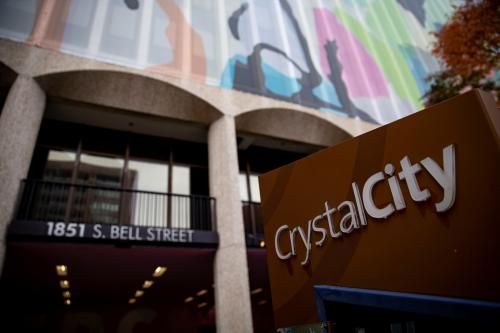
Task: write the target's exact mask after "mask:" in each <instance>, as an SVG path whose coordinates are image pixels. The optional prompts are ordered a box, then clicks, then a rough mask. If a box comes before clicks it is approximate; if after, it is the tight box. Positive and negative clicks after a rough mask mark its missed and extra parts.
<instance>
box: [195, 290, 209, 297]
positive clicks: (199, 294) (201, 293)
mask: <svg viewBox="0 0 500 333" xmlns="http://www.w3.org/2000/svg"><path fill="white" fill-rule="evenodd" d="M207 292H208V291H207V290H206V289H202V290H200V291H198V292H197V293H196V296H202V295H205V294H206V293H207Z"/></svg>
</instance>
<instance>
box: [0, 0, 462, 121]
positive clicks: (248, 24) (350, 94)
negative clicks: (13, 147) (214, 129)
mask: <svg viewBox="0 0 500 333" xmlns="http://www.w3.org/2000/svg"><path fill="white" fill-rule="evenodd" d="M460 3H462V1H461V0H447V1H436V0H356V1H354V0H342V1H339V0H314V1H313V0H220V1H207V0H23V1H12V0H0V37H4V38H9V39H14V40H17V41H22V42H26V43H29V44H32V45H37V46H40V47H44V48H48V49H53V50H59V51H62V52H66V53H70V54H75V55H78V56H81V57H86V58H90V59H98V60H101V61H105V62H111V63H115V64H119V65H125V66H129V67H134V68H140V69H144V70H147V71H153V72H157V73H161V74H165V75H169V76H175V77H180V78H190V79H192V80H197V81H200V82H203V83H206V84H210V85H215V86H219V87H223V88H227V89H235V90H239V91H244V92H249V93H253V94H257V95H261V96H267V97H270V98H275V99H279V100H284V101H288V102H292V103H298V104H301V105H305V106H308V107H312V108H316V109H318V110H320V111H322V112H330V113H334V114H337V115H341V116H345V117H359V118H361V119H363V120H365V121H368V122H372V123H380V124H385V123H388V122H391V121H393V120H396V119H399V118H401V117H402V116H405V115H408V114H410V113H413V112H416V111H417V110H419V109H421V108H422V106H423V105H422V101H421V96H422V95H423V94H424V93H425V92H426V90H427V89H428V83H427V82H426V80H425V78H426V77H427V76H428V75H429V74H431V73H433V72H436V71H437V70H439V69H440V66H439V64H438V62H437V61H436V59H435V58H434V57H433V56H432V54H431V53H430V44H431V42H432V41H433V40H434V37H433V35H432V33H433V32H435V31H439V29H440V27H441V26H442V25H443V24H444V23H445V22H446V20H447V17H448V16H449V15H450V14H451V13H452V12H453V6H454V5H456V4H460Z"/></svg>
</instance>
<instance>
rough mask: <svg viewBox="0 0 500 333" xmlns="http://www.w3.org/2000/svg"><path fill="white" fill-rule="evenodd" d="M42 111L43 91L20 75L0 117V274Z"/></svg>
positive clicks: (43, 106)
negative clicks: (7, 238)
mask: <svg viewBox="0 0 500 333" xmlns="http://www.w3.org/2000/svg"><path fill="white" fill-rule="evenodd" d="M44 109H45V93H44V92H43V90H42V89H41V88H40V87H39V86H38V84H37V83H36V82H35V80H33V79H32V78H30V77H26V76H23V75H19V76H18V77H17V79H16V81H15V82H14V84H13V85H12V87H11V88H10V91H9V95H8V96H7V100H6V101H5V105H4V107H3V110H2V114H1V115H0V198H1V199H0V270H1V268H2V267H3V261H4V256H5V233H6V230H7V226H8V225H9V223H10V222H11V221H12V219H13V218H14V214H15V208H16V202H17V198H18V193H19V189H20V185H21V179H23V178H26V176H27V175H28V170H29V167H30V163H31V157H32V155H33V150H34V149H35V144H36V139H37V136H38V130H39V129H40V123H41V121H42V117H43V111H44ZM0 272H1V271H0Z"/></svg>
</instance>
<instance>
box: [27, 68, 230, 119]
mask: <svg viewBox="0 0 500 333" xmlns="http://www.w3.org/2000/svg"><path fill="white" fill-rule="evenodd" d="M35 80H36V81H37V82H38V83H39V84H40V86H41V87H42V89H43V90H44V91H45V92H46V94H47V96H48V97H49V98H50V97H57V98H63V99H67V100H71V101H77V102H83V103H89V104H94V105H100V106H105V107H110V108H116V109H122V110H127V111H132V112H138V113H142V114H148V115H154V116H160V117H164V118H171V119H176V120H182V121H189V122H195V123H201V124H205V125H208V124H210V123H211V122H213V121H214V120H215V119H217V118H219V117H220V116H221V115H222V112H220V111H219V110H218V109H217V108H215V107H214V106H212V105H211V104H209V103H208V102H207V101H205V100H203V99H201V98H200V97H198V96H196V95H194V94H193V93H191V92H189V91H187V90H184V89H182V88H180V87H177V86H174V85H172V84H169V83H167V82H164V81H161V80H157V79H154V78H151V77H147V76H143V75H140V74H136V73H131V72H121V71H113V70H72V71H64V72H53V73H48V74H43V75H40V76H37V77H35Z"/></svg>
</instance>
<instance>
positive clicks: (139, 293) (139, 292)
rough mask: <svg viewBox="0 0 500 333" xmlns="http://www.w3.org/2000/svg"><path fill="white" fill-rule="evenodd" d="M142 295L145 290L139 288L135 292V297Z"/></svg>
mask: <svg viewBox="0 0 500 333" xmlns="http://www.w3.org/2000/svg"><path fill="white" fill-rule="evenodd" d="M142 295H144V291H142V290H137V291H136V292H135V297H141V296H142Z"/></svg>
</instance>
